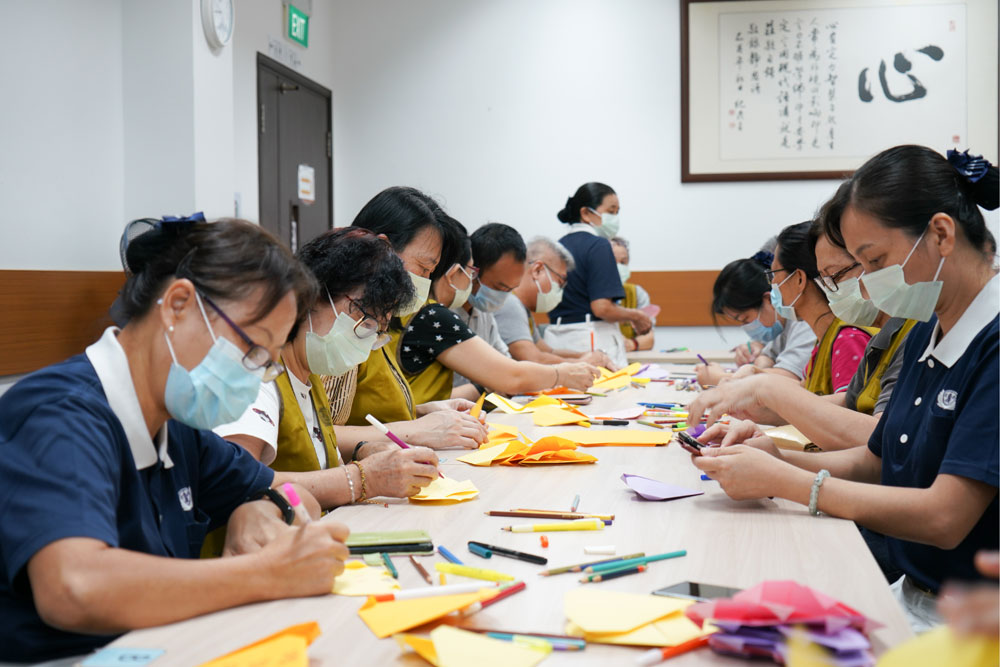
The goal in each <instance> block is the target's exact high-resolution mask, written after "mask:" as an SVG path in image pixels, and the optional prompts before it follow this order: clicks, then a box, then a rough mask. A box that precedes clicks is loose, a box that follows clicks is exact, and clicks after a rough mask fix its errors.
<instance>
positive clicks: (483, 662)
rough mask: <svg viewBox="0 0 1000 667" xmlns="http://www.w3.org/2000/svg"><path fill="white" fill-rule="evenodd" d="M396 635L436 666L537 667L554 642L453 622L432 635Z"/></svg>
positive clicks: (401, 643) (403, 645) (403, 646)
mask: <svg viewBox="0 0 1000 667" xmlns="http://www.w3.org/2000/svg"><path fill="white" fill-rule="evenodd" d="M394 638H395V640H396V642H397V643H398V644H399V647H400V648H402V649H408V650H412V651H415V652H416V654H417V655H419V656H420V657H421V658H423V659H424V660H426V661H427V662H429V663H430V664H432V665H435V667H467V666H468V665H477V666H478V667H493V666H494V665H495V666H496V667H534V666H535V665H537V664H538V663H540V662H541V661H542V660H544V659H545V657H546V656H547V655H548V654H549V653H551V652H552V646H551V644H547V643H545V642H534V643H531V644H529V645H526V644H522V643H513V642H506V641H501V640H499V639H493V638H491V637H487V636H485V635H482V634H479V633H476V632H469V631H468V630H462V629H459V628H453V627H451V626H450V625H439V626H438V627H436V628H434V630H432V631H431V633H430V637H421V636H419V635H411V634H398V635H396V636H395V637H394Z"/></svg>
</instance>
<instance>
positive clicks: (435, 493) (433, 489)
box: [410, 477, 479, 505]
mask: <svg viewBox="0 0 1000 667" xmlns="http://www.w3.org/2000/svg"><path fill="white" fill-rule="evenodd" d="M478 495H479V489H477V488H476V485H475V484H473V483H472V481H471V480H468V479H467V480H465V481H464V482H459V481H456V480H454V479H452V478H450V477H438V478H437V479H435V480H434V481H433V482H431V483H430V484H428V485H427V486H425V487H424V488H422V489H420V492H419V493H418V494H417V495H415V496H410V502H411V503H418V504H424V505H431V504H433V505H450V504H454V503H460V502H462V501H464V500H472V499H473V498H475V497H476V496H478Z"/></svg>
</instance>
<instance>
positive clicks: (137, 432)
mask: <svg viewBox="0 0 1000 667" xmlns="http://www.w3.org/2000/svg"><path fill="white" fill-rule="evenodd" d="M127 262H128V265H129V268H130V276H129V278H128V280H127V281H126V283H125V287H124V288H123V290H122V294H121V300H120V302H119V305H120V312H121V313H122V315H123V317H125V319H127V320H128V323H127V324H126V325H125V327H124V328H122V329H121V330H118V329H116V328H114V327H111V328H108V329H107V330H106V331H105V332H104V335H103V336H102V337H101V338H100V340H98V341H97V342H96V343H94V344H93V345H91V346H90V347H88V348H87V350H86V352H85V353H84V354H80V355H77V356H75V357H72V358H70V359H68V360H66V361H64V362H62V363H59V364H55V365H54V366H50V367H48V368H44V369H42V370H40V371H37V372H35V373H33V374H31V375H29V376H27V377H25V378H24V379H22V380H21V381H20V382H18V383H17V384H16V385H14V386H13V387H12V388H11V389H10V390H9V391H7V392H6V393H5V394H4V395H3V397H2V398H0V448H2V449H3V456H2V457H0V485H2V487H3V488H4V489H7V490H8V491H9V492H8V493H5V494H3V496H2V498H0V512H2V514H3V516H4V517H6V519H5V520H4V521H3V522H0V562H2V565H3V567H2V568H0V616H2V618H3V619H4V625H5V627H6V628H10V629H15V628H16V631H7V632H5V633H4V639H3V642H2V646H0V659H4V660H15V661H32V662H34V661H39V660H47V659H52V658H56V657H61V656H68V655H79V654H82V653H87V652H89V651H90V650H92V649H94V648H95V647H98V646H101V645H103V644H106V643H107V642H109V641H111V640H112V639H113V638H114V637H115V635H117V634H119V633H122V632H124V631H127V630H131V629H134V628H141V627H148V626H153V625H163V624H166V623H172V622H174V621H180V620H182V619H186V618H190V617H192V616H197V615H199V614H206V613H209V612H213V611H217V610H220V609H225V608H228V607H234V606H237V605H242V604H246V603H250V602H256V601H262V600H270V599H276V598H282V597H294V596H300V595H301V596H305V595H319V594H323V593H329V591H330V588H331V586H332V584H333V578H334V576H335V575H337V574H338V573H339V572H341V571H342V570H343V561H344V560H346V559H347V557H348V551H347V548H346V546H344V544H343V540H344V539H345V538H346V536H347V533H348V530H347V527H346V526H344V525H343V524H340V523H337V522H333V521H323V522H312V523H309V524H307V525H301V526H296V527H289V526H288V525H286V524H285V522H284V521H282V519H281V517H282V516H286V517H287V518H289V519H292V520H294V519H295V517H296V514H295V513H294V512H293V511H291V508H290V507H289V506H288V505H287V501H286V500H285V499H284V498H283V497H282V496H281V495H280V494H279V493H278V492H277V491H276V490H275V489H272V488H271V487H272V486H278V485H280V484H281V483H283V482H290V481H295V479H296V476H295V475H292V474H285V473H275V472H273V471H271V470H269V469H268V468H267V467H265V466H263V465H261V464H260V463H259V462H257V461H255V460H253V459H252V458H251V457H250V456H249V455H247V453H246V452H245V451H244V450H242V449H241V448H239V447H237V446H236V445H233V444H231V443H228V442H225V441H224V440H222V439H220V438H219V437H218V436H216V435H214V434H213V433H212V432H211V431H207V430H199V429H208V428H212V427H214V426H218V425H219V424H220V423H222V422H225V421H229V420H231V419H233V418H234V417H235V416H236V415H238V414H240V413H242V412H243V410H244V409H245V408H246V406H247V405H249V404H250V403H251V402H252V401H253V400H254V398H255V397H256V395H257V391H258V388H259V386H260V383H261V380H262V379H268V378H270V377H274V376H275V375H276V374H277V372H279V371H280V370H281V368H280V366H279V365H278V364H277V363H276V359H277V358H278V351H279V349H280V348H281V344H282V343H283V342H284V340H285V339H286V337H287V336H288V332H289V330H290V329H291V328H292V326H293V325H294V324H295V322H296V320H297V318H298V317H300V316H303V315H304V311H305V310H306V309H307V308H309V306H310V305H311V303H312V300H313V299H314V298H315V295H316V285H315V282H314V281H313V280H312V278H311V277H310V276H309V275H308V274H307V273H306V272H305V271H304V270H303V269H302V267H301V266H300V265H299V263H298V262H296V261H295V258H294V257H293V256H292V255H291V253H289V252H288V251H287V250H286V249H285V248H284V247H283V246H282V245H281V244H280V243H279V242H278V240H277V239H275V238H274V237H273V236H271V235H270V234H268V233H267V232H266V231H264V230H262V229H261V228H260V227H258V226H257V225H254V224H250V223H247V222H241V221H221V222H217V223H205V222H193V221H192V220H191V219H185V220H179V221H177V220H175V221H173V222H161V223H159V224H157V225H156V226H154V227H152V229H151V230H150V231H148V232H146V233H145V234H143V235H141V236H139V237H137V238H136V239H135V240H133V241H132V243H131V244H130V245H129V246H128V249H127ZM259 494H271V496H269V498H265V499H262V500H254V498H256V497H258V495H259ZM300 495H301V496H302V498H303V500H304V501H305V504H306V507H309V508H310V509H311V511H312V513H313V515H314V516H317V517H318V507H317V506H316V504H315V500H314V499H313V498H312V496H311V495H309V493H308V492H306V491H305V490H304V489H303V490H301V491H300ZM272 499H273V500H274V502H273V503H272ZM248 501H250V502H248ZM276 505H282V506H283V508H282V509H279V507H278V506H276ZM286 510H287V513H286ZM15 517H16V520H11V519H14V518H15ZM289 523H291V522H290V521H289ZM300 523H301V521H300ZM227 524H228V526H229V546H230V551H239V550H243V549H247V550H250V549H253V545H252V543H253V542H254V541H255V540H260V546H258V547H257V549H256V552H255V553H246V554H244V555H238V556H232V557H228V558H221V559H216V560H213V561H210V562H209V561H202V560H198V559H197V558H196V557H197V555H198V550H199V548H200V547H201V542H202V539H203V537H204V536H205V533H206V531H207V530H208V529H210V528H213V527H215V526H220V525H227ZM248 533H253V534H252V535H248ZM247 537H250V538H251V539H250V540H249V542H244V540H246V538H247ZM261 547H262V548H261ZM136 591H141V594H138V595H137V594H136Z"/></svg>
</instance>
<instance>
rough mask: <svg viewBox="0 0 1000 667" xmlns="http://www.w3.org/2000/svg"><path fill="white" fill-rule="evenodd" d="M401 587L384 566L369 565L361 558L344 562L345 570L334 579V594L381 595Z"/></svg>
mask: <svg viewBox="0 0 1000 667" xmlns="http://www.w3.org/2000/svg"><path fill="white" fill-rule="evenodd" d="M379 558H380V559H381V556H379ZM399 588H400V586H399V582H398V581H396V580H395V579H393V578H392V575H391V574H389V571H388V570H386V569H385V567H384V566H379V567H369V566H368V565H366V564H365V563H364V562H362V561H360V560H349V561H347V562H346V563H344V571H343V572H341V573H340V574H339V575H337V578H336V579H334V580H333V593H334V595H381V594H383V593H392V592H393V591H396V590H399Z"/></svg>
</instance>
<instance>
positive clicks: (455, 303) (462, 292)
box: [448, 266, 472, 310]
mask: <svg viewBox="0 0 1000 667" xmlns="http://www.w3.org/2000/svg"><path fill="white" fill-rule="evenodd" d="M458 270H459V271H461V272H462V273H465V269H464V268H463V267H461V266H460V267H458ZM465 277H466V278H468V279H469V284H468V286H466V288H465V289H459V288H457V287H455V285H454V284H452V282H451V279H449V280H448V286H449V287H451V288H452V289H453V290H455V296H454V298H452V300H451V303H450V304H449V305H448V307H449V308H455V309H456V310H457V309H459V308H461V307H462V306H464V305H465V302H466V301H468V300H469V295H470V294H472V277H471V276H470V275H469V274H468V273H465Z"/></svg>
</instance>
